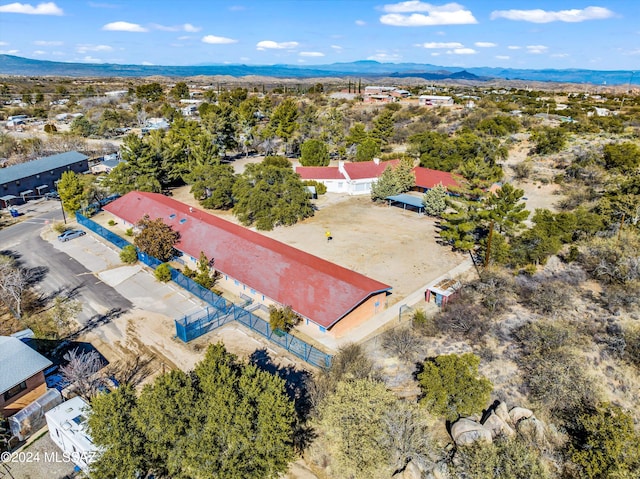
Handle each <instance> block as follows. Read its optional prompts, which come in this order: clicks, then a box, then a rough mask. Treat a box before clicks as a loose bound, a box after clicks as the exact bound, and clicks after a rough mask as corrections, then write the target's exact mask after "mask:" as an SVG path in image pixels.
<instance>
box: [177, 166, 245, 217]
mask: <svg viewBox="0 0 640 479" xmlns="http://www.w3.org/2000/svg"><path fill="white" fill-rule="evenodd" d="M186 179H187V181H188V182H189V183H191V193H193V197H194V198H195V199H197V200H198V201H200V204H201V205H202V206H204V207H205V208H207V209H221V210H228V209H229V208H232V207H233V205H234V203H235V200H234V197H233V185H234V184H235V183H236V175H235V173H234V171H233V166H231V165H224V164H216V165H198V166H196V167H195V168H194V169H193V170H192V171H191V172H190V173H189V174H188V175H187V176H186Z"/></svg>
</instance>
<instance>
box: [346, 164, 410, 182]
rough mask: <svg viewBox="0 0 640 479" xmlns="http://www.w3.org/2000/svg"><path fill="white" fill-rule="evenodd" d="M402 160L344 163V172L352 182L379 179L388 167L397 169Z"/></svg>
mask: <svg viewBox="0 0 640 479" xmlns="http://www.w3.org/2000/svg"><path fill="white" fill-rule="evenodd" d="M399 163H400V160H390V161H380V162H376V161H375V160H374V161H360V162H355V163H344V171H345V172H346V173H347V175H348V176H349V179H350V180H365V179H373V178H378V177H380V175H381V174H382V173H383V172H384V170H386V169H387V168H388V167H391V168H395V167H396V166H397V165H398V164H399Z"/></svg>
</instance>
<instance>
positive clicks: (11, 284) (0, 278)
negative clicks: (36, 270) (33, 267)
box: [0, 254, 30, 319]
mask: <svg viewBox="0 0 640 479" xmlns="http://www.w3.org/2000/svg"><path fill="white" fill-rule="evenodd" d="M29 282H30V274H29V272H28V271H26V270H24V269H23V268H21V267H20V266H19V265H18V264H17V263H16V261H15V260H14V259H13V258H12V257H11V256H6V255H1V254H0V300H2V302H3V303H4V304H5V305H7V307H8V308H9V309H10V310H11V312H12V313H13V315H14V316H15V317H16V318H18V319H20V318H21V317H22V304H23V300H24V293H25V291H26V290H27V288H28V286H29Z"/></svg>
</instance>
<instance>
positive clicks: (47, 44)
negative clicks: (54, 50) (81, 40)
mask: <svg viewBox="0 0 640 479" xmlns="http://www.w3.org/2000/svg"><path fill="white" fill-rule="evenodd" d="M33 44H34V45H38V46H40V47H59V46H60V45H62V44H63V42H59V41H48V40H36V41H35V42H33Z"/></svg>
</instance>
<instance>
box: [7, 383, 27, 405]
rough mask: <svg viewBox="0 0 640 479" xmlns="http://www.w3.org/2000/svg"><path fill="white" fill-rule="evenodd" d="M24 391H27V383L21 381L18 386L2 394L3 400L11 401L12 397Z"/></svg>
mask: <svg viewBox="0 0 640 479" xmlns="http://www.w3.org/2000/svg"><path fill="white" fill-rule="evenodd" d="M26 389H27V382H26V381H22V382H21V383H20V384H18V385H17V386H13V387H12V388H11V389H9V390H8V391H6V392H5V393H4V400H5V401H8V400H9V399H11V398H12V397H14V396H17V395H18V394H20V393H21V392H22V391H24V390H26Z"/></svg>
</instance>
